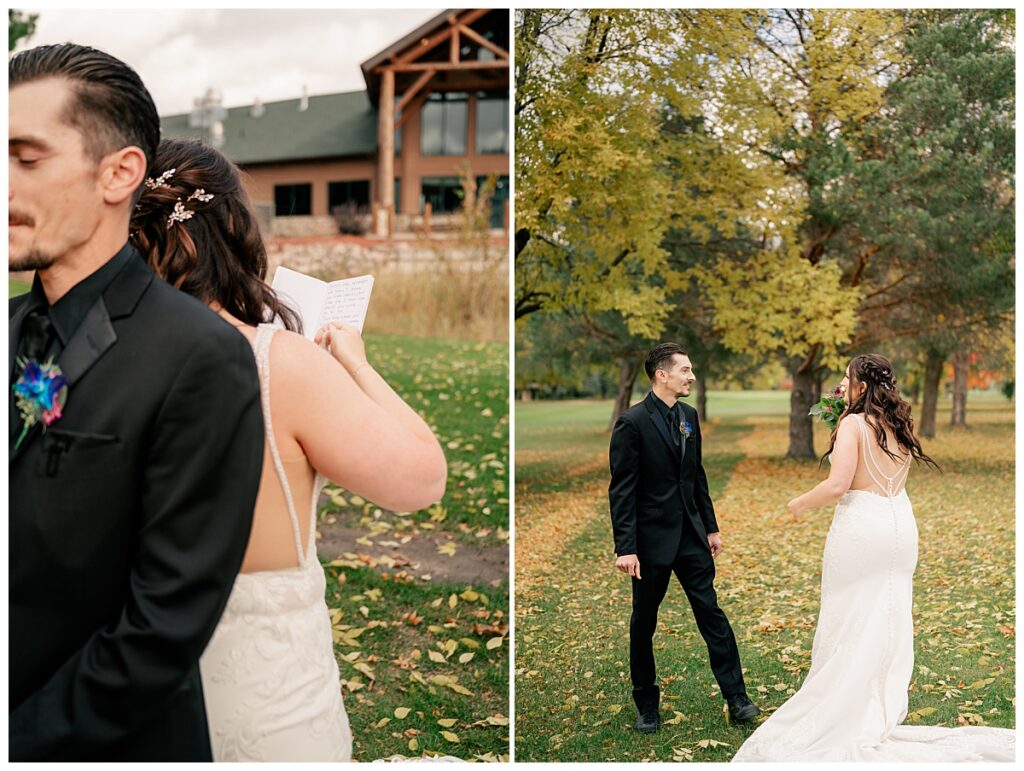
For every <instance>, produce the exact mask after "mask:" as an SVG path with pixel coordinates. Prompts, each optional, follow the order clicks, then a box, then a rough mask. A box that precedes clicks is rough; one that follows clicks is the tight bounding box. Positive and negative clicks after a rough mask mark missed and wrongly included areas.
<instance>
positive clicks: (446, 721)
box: [437, 717, 459, 728]
mask: <svg viewBox="0 0 1024 771" xmlns="http://www.w3.org/2000/svg"><path fill="white" fill-rule="evenodd" d="M458 722H459V721H458V720H456V719H455V718H453V717H446V718H442V719H441V720H438V721H437V724H438V725H439V726H441V728H451V727H452V726H453V725H455V724H456V723H458Z"/></svg>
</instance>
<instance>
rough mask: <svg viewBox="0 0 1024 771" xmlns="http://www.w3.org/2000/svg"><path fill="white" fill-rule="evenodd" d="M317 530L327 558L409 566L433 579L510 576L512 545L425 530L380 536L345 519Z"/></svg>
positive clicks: (492, 581) (491, 580)
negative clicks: (463, 540) (370, 535)
mask: <svg viewBox="0 0 1024 771" xmlns="http://www.w3.org/2000/svg"><path fill="white" fill-rule="evenodd" d="M317 531H318V538H317V552H318V553H319V554H320V556H321V557H323V558H324V559H328V560H335V559H343V560H344V559H348V560H353V561H356V562H360V563H362V564H364V565H367V566H368V567H372V568H376V569H379V570H381V571H392V572H397V571H405V572H406V573H408V574H409V575H410V576H415V577H416V578H421V579H423V580H427V581H446V582H448V583H454V584H488V585H492V586H494V585H498V584H500V583H501V582H503V581H506V580H508V562H509V548H508V546H507V545H505V546H484V547H480V546H473V545H471V544H466V543H461V542H456V541H453V540H452V539H451V538H450V537H448V536H445V535H428V534H425V533H420V534H404V535H401V536H396V535H395V534H390V535H389V536H388V537H382V538H380V539H377V540H374V539H371V538H367V535H366V530H362V529H358V528H352V527H345V526H344V525H342V524H341V523H335V524H326V523H320V525H319V527H318V528H317ZM359 539H362V542H361V543H360V542H359ZM449 543H451V544H452V545H454V547H455V551H454V553H448V552H442V551H438V549H439V548H442V547H445V546H446V545H447V544H449ZM447 548H448V549H449V550H450V549H451V548H452V547H451V546H448V547H447Z"/></svg>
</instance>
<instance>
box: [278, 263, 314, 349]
mask: <svg viewBox="0 0 1024 771" xmlns="http://www.w3.org/2000/svg"><path fill="white" fill-rule="evenodd" d="M271 286H272V287H273V289H274V291H275V292H277V294H278V296H279V297H280V298H281V300H283V301H284V302H285V303H287V304H288V305H289V306H291V307H292V308H294V309H295V310H297V311H298V312H299V315H300V316H301V317H302V332H303V334H304V335H305V336H306V337H307V338H308V339H310V340H312V339H313V338H314V337H315V336H316V331H317V330H318V329H319V328H320V327H321V326H322V325H321V324H319V323H318V322H319V320H320V309H321V308H322V307H323V305H324V296H325V295H326V294H327V283H326V282H324V281H321V280H320V279H318V278H313V277H312V276H307V275H306V274H305V273H299V272H298V271H295V270H291V269H289V268H285V267H283V266H279V267H278V269H277V270H276V271H275V272H274V281H273V283H272V284H271Z"/></svg>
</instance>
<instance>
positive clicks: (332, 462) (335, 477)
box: [131, 140, 447, 761]
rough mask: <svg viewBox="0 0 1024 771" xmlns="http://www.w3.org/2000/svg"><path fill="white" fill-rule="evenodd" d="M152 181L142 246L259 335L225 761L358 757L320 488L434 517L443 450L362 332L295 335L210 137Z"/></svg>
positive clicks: (220, 689)
mask: <svg viewBox="0 0 1024 771" xmlns="http://www.w3.org/2000/svg"><path fill="white" fill-rule="evenodd" d="M152 173H153V177H150V178H149V179H147V180H146V189H145V190H144V192H143V195H142V197H141V199H140V201H139V203H138V206H137V207H136V211H135V215H134V217H133V218H132V225H131V228H132V241H133V244H134V245H135V246H136V248H138V249H139V251H140V252H141V253H142V254H143V256H144V257H146V259H147V260H148V262H149V264H150V265H151V267H153V269H154V270H155V271H156V273H157V275H159V276H161V277H162V278H164V279H165V280H166V281H168V282H169V283H171V284H173V285H174V286H176V287H178V288H179V289H181V290H182V291H183V292H185V293H187V294H191V295H193V296H195V297H197V298H198V299H199V300H201V301H202V302H204V303H206V304H207V305H209V306H210V307H211V308H212V309H213V310H215V311H216V312H217V313H219V314H220V315H221V316H222V317H223V318H224V320H225V322H226V323H229V324H231V325H232V326H234V327H236V328H237V329H238V331H239V333H240V334H242V335H244V336H245V337H246V339H247V340H248V341H249V342H250V344H251V345H252V348H253V352H254V354H255V358H256V364H257V369H258V371H259V377H260V395H261V400H262V404H263V418H264V424H265V427H266V442H265V448H264V460H263V475H262V479H261V481H260V487H259V493H258V496H257V499H256V506H255V511H254V514H253V525H252V531H251V533H250V537H249V545H248V548H247V551H246V553H245V558H244V561H243V563H242V569H241V572H240V574H239V575H238V577H237V579H236V581H235V585H234V588H233V590H232V592H231V596H230V598H229V599H228V603H227V607H226V609H225V611H224V614H223V616H222V617H221V620H220V623H219V624H218V626H217V629H216V631H215V632H214V635H213V638H212V640H211V641H210V643H209V645H208V646H207V648H206V650H205V652H204V653H203V656H202V658H201V660H200V671H201V674H202V684H203V690H204V695H205V700H206V707H207V713H208V714H207V719H208V723H209V729H210V741H211V745H212V749H213V758H214V760H217V761H229V760H231V761H241V760H246V761H348V760H351V757H352V735H351V732H350V730H349V725H348V718H347V716H346V714H345V708H344V706H343V704H342V698H341V692H340V689H339V679H338V665H337V662H336V660H335V658H334V646H333V642H332V639H331V623H330V618H329V615H328V611H327V605H326V602H325V599H324V591H325V578H324V572H323V568H322V567H321V565H320V562H319V560H318V559H317V555H316V526H315V523H316V506H317V500H318V498H319V495H320V490H321V488H322V487H323V484H324V481H325V478H326V479H330V480H332V481H334V482H336V483H338V484H339V485H341V486H343V487H345V488H346V489H348V490H351V491H352V492H353V493H357V494H359V495H361V496H363V497H364V498H366V499H368V500H371V501H373V502H375V503H377V504H378V505H380V506H382V507H384V508H388V509H394V510H397V511H411V510H415V509H420V508H423V507H424V506H427V505H429V504H431V503H433V502H435V501H437V500H439V499H440V498H441V496H442V495H443V494H444V488H445V482H446V477H447V466H446V464H445V458H444V453H443V451H442V450H441V447H440V445H439V444H438V441H437V439H436V438H435V437H434V434H433V432H432V431H431V430H430V427H429V426H428V425H427V424H426V423H425V422H424V421H423V419H422V418H420V416H419V415H417V414H416V412H415V411H414V410H413V409H412V408H411V407H409V406H408V405H407V404H406V403H405V402H404V401H402V399H401V398H400V397H399V396H398V395H397V394H396V393H395V392H394V391H393V390H392V389H391V387H390V386H389V385H388V384H387V383H386V382H385V381H384V379H383V378H382V377H381V376H380V375H378V374H377V373H376V372H375V371H374V369H373V367H372V366H371V365H370V364H369V363H368V362H367V360H366V354H365V351H364V348H363V341H362V338H361V337H360V335H359V333H358V331H356V330H355V329H354V328H353V327H349V326H345V325H337V324H336V325H331V326H329V327H327V328H324V329H321V330H318V332H317V336H316V342H321V341H326V346H327V348H328V350H329V353H328V352H325V351H324V350H321V349H320V348H319V347H318V346H317V345H315V344H313V343H311V342H309V341H308V340H306V339H305V338H304V337H303V336H302V335H301V334H296V333H295V331H296V330H298V328H299V326H300V322H299V320H298V316H297V315H296V314H295V313H294V312H292V311H291V310H290V309H289V308H288V307H286V306H284V305H283V304H282V303H281V301H280V300H279V299H278V298H277V297H276V296H275V294H274V292H273V290H272V289H271V288H270V287H269V286H268V285H267V284H266V283H265V281H264V278H265V276H266V271H267V255H266V251H265V249H264V246H263V242H262V240H261V238H260V235H259V230H258V229H257V227H256V222H255V219H254V217H253V213H252V209H251V206H250V204H249V201H248V198H247V196H246V194H245V192H244V189H243V187H242V184H241V179H240V176H239V172H238V170H237V169H236V168H235V167H234V165H233V164H231V162H230V161H228V160H227V159H226V158H224V156H223V155H221V154H220V153H219V152H218V151H216V150H214V149H212V148H210V147H207V146H205V145H203V144H202V143H200V142H197V141H191V142H185V141H178V140H164V141H162V142H161V143H160V146H159V148H158V150H157V157H156V170H155V171H154V172H152ZM268 320H279V322H280V323H281V324H283V325H284V327H285V329H280V328H279V327H278V326H276V325H273V324H269V323H265V322H266V321H268ZM164 322H165V323H167V324H174V323H175V320H174V319H165V320H164ZM210 376H211V377H216V373H213V372H212V373H210ZM224 473H225V474H230V473H231V469H224Z"/></svg>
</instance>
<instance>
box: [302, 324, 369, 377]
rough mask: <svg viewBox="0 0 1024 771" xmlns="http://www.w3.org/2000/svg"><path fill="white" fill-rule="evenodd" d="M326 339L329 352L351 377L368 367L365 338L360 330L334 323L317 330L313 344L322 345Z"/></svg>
mask: <svg viewBox="0 0 1024 771" xmlns="http://www.w3.org/2000/svg"><path fill="white" fill-rule="evenodd" d="M325 337H326V338H327V350H328V351H329V352H330V354H331V355H332V356H333V357H334V358H335V359H337V361H338V363H339V364H341V366H343V367H344V368H345V369H346V370H348V373H349V374H350V375H352V376H353V377H354V376H355V374H356V371H357V370H359V369H361V368H362V367H365V366H366V365H367V363H368V362H367V361H366V346H365V344H364V343H363V337H362V335H360V334H359V330H358V329H356V328H355V327H353V326H352V325H351V324H344V323H342V322H340V321H332V322H331V323H330V324H328V325H327V326H325V327H321V328H320V329H318V330H317V333H316V337H314V338H313V342H314V343H316V344H317V345H320V342H321V341H322V340H323V339H324V338H325Z"/></svg>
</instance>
